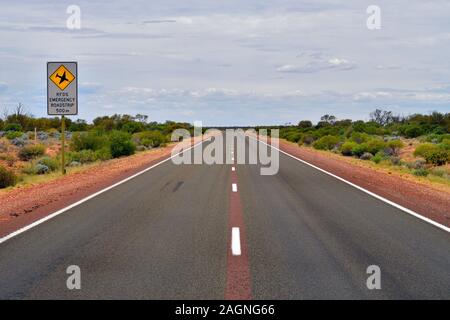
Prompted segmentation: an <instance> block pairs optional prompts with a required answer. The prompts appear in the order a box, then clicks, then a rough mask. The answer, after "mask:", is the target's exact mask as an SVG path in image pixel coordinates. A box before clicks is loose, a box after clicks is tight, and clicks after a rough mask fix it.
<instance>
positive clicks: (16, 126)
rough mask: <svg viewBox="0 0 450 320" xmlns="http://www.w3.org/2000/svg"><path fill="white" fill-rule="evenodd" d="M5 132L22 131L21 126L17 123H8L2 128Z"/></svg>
mask: <svg viewBox="0 0 450 320" xmlns="http://www.w3.org/2000/svg"><path fill="white" fill-rule="evenodd" d="M3 130H5V131H22V126H21V125H20V124H19V123H8V124H6V125H5V127H4V128H3Z"/></svg>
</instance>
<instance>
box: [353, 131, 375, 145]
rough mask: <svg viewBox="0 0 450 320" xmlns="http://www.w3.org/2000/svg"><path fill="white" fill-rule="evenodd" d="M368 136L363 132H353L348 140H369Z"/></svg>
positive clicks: (357, 141)
mask: <svg viewBox="0 0 450 320" xmlns="http://www.w3.org/2000/svg"><path fill="white" fill-rule="evenodd" d="M369 139H370V136H369V135H368V134H367V133H364V132H353V133H352V135H351V136H350V140H351V141H354V142H356V143H358V144H359V143H363V142H367V141H369Z"/></svg>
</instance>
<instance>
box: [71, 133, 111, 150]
mask: <svg viewBox="0 0 450 320" xmlns="http://www.w3.org/2000/svg"><path fill="white" fill-rule="evenodd" d="M107 142H108V141H107V138H106V136H104V135H103V134H101V133H98V132H96V131H89V132H75V133H74V134H73V136H72V142H71V148H72V150H74V151H80V150H92V151H95V150H99V149H101V148H103V147H104V146H105V145H106V144H107Z"/></svg>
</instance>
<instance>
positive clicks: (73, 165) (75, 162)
mask: <svg viewBox="0 0 450 320" xmlns="http://www.w3.org/2000/svg"><path fill="white" fill-rule="evenodd" d="M78 166H81V163H80V162H78V161H72V162H71V163H69V167H78Z"/></svg>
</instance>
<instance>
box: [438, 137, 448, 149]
mask: <svg viewBox="0 0 450 320" xmlns="http://www.w3.org/2000/svg"><path fill="white" fill-rule="evenodd" d="M439 148H442V149H444V150H448V151H450V139H444V140H442V142H441V143H440V144H439Z"/></svg>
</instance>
